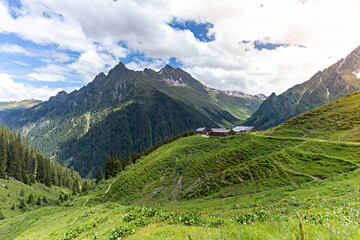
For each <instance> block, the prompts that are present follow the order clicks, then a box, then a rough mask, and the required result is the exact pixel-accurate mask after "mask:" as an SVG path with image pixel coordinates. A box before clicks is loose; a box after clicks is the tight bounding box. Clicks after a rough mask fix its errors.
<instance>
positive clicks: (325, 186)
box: [0, 170, 360, 240]
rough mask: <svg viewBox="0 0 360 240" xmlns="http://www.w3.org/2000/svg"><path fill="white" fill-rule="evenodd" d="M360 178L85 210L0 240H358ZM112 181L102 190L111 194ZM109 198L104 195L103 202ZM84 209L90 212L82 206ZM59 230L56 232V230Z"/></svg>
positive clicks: (28, 221)
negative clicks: (228, 195) (150, 203)
mask: <svg viewBox="0 0 360 240" xmlns="http://www.w3.org/2000/svg"><path fill="white" fill-rule="evenodd" d="M359 180H360V173H359V171H358V170H356V171H354V172H352V173H345V174H339V175H337V176H334V177H330V178H327V179H325V180H323V181H312V182H309V183H306V184H302V185H300V186H287V187H281V188H278V189H273V190H269V191H264V192H261V193H252V194H246V195H241V196H234V197H229V198H215V199H210V198H202V199H195V200H190V201H176V202H173V203H171V204H168V205H166V206H161V207H160V206H159V205H153V206H149V207H138V206H130V207H127V206H122V205H119V204H117V203H113V202H107V203H102V204H98V203H90V202H87V203H86V202H84V201H83V200H85V198H86V196H84V197H83V198H82V200H81V199H78V204H77V206H71V207H65V206H57V207H46V208H41V209H39V210H36V211H32V212H28V213H25V214H23V215H19V216H16V217H14V218H10V219H6V220H5V221H0V237H1V239H116V238H117V237H125V238H126V239H154V240H155V239H156V240H158V239H254V240H255V239H256V240H263V239H302V238H301V237H302V235H301V232H300V230H299V218H301V221H302V223H303V227H304V232H303V234H304V235H303V236H305V237H307V239H309V240H312V239H359V237H360V230H359V228H358V221H359V220H358V213H359V211H360V207H359V205H358V203H357V199H358V197H359V190H360V188H359V184H358V182H359ZM113 181H114V180H113V179H111V180H109V181H108V182H104V183H103V187H104V188H105V187H106V188H107V187H108V185H109V184H110V183H111V182H113ZM105 196H106V195H105ZM84 203H86V205H85V206H84ZM54 222H56V224H54Z"/></svg>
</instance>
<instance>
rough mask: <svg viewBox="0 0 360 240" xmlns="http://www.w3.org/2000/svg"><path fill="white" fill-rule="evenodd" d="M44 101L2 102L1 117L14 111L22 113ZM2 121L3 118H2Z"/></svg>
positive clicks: (0, 105) (0, 103)
mask: <svg viewBox="0 0 360 240" xmlns="http://www.w3.org/2000/svg"><path fill="white" fill-rule="evenodd" d="M39 103H42V101H39V100H32V99H31V100H23V101H18V102H0V116H1V115H4V114H8V113H9V112H12V111H21V110H24V109H27V108H31V107H33V106H35V105H37V104H39ZM0 120H1V118H0Z"/></svg>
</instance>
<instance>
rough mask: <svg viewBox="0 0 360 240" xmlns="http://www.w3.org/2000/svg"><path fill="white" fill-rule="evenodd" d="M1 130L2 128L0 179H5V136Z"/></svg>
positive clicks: (0, 137) (0, 135)
mask: <svg viewBox="0 0 360 240" xmlns="http://www.w3.org/2000/svg"><path fill="white" fill-rule="evenodd" d="M2 129H3V127H1V132H0V178H3V179H5V177H6V175H5V171H6V163H7V161H8V158H7V140H6V139H5V135H4V133H3V130H2Z"/></svg>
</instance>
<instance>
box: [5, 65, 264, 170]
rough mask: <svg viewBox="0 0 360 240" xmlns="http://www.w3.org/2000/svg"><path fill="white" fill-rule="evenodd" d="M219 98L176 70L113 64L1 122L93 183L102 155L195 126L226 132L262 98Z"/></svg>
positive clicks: (221, 94)
mask: <svg viewBox="0 0 360 240" xmlns="http://www.w3.org/2000/svg"><path fill="white" fill-rule="evenodd" d="M234 94H235V92H234V93H233V95H231V94H226V92H223V91H217V90H212V89H209V88H207V87H206V86H204V85H203V84H202V83H200V82H199V81H198V80H196V79H194V78H193V77H192V76H191V75H190V74H188V73H186V72H185V71H183V70H182V69H180V68H173V67H171V66H169V65H166V66H165V67H164V68H163V69H161V70H160V71H159V72H156V71H153V70H151V69H145V70H144V71H132V70H129V69H127V68H126V67H125V65H124V64H123V63H119V64H118V65H117V66H115V67H114V68H113V69H112V70H110V71H109V73H108V74H107V75H105V74H104V73H100V74H99V75H97V76H96V77H95V79H94V80H93V81H92V82H91V83H89V84H88V85H87V86H84V87H82V88H81V89H80V90H77V91H74V92H72V93H70V94H68V93H66V92H59V93H58V94H57V95H56V96H54V97H52V98H50V99H49V101H46V102H43V103H41V104H39V105H37V106H35V107H32V108H30V109H26V110H22V111H17V112H10V113H8V114H5V115H3V116H2V117H1V120H2V122H4V123H6V124H8V125H9V126H10V127H11V128H12V129H18V130H22V131H23V134H24V135H27V136H28V137H29V141H30V144H31V145H32V146H33V147H35V148H36V149H37V150H38V151H40V152H41V153H43V154H45V155H46V156H49V157H51V158H52V159H53V160H56V161H58V162H60V163H62V164H64V165H66V166H68V167H72V168H74V169H75V170H77V171H79V172H80V174H81V175H82V176H87V177H92V176H94V175H95V174H96V171H97V167H98V166H101V167H104V166H105V161H106V159H107V157H108V156H109V155H118V156H128V154H129V153H131V152H141V151H143V150H144V149H145V148H147V147H149V146H151V145H152V144H154V143H155V142H157V141H159V140H161V139H163V138H165V137H170V136H173V135H176V134H178V133H180V132H183V131H186V130H189V129H195V128H197V127H199V126H211V127H216V126H228V125H233V124H234V123H237V122H239V121H240V120H241V119H245V118H247V117H249V116H250V115H251V114H252V113H253V112H255V111H256V109H257V108H258V107H259V105H260V104H261V103H262V101H263V96H262V95H260V96H251V95H246V94H243V93H236V94H235V95H236V96H235V95H234Z"/></svg>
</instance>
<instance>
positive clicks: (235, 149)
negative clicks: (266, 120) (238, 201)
mask: <svg viewBox="0 0 360 240" xmlns="http://www.w3.org/2000/svg"><path fill="white" fill-rule="evenodd" d="M359 157H360V145H351V144H350V145H349V144H345V143H329V142H317V141H313V140H302V139H283V138H276V137H273V138H266V137H261V136H253V135H251V134H245V135H240V136H233V137H226V138H218V137H210V138H204V137H201V136H191V137H187V138H182V139H179V140H177V141H175V142H173V143H171V144H167V145H164V146H162V147H161V148H159V149H158V150H156V151H155V152H153V153H151V154H150V155H148V156H146V157H143V158H141V159H140V160H139V161H138V163H137V164H134V165H132V166H131V167H130V169H128V170H127V171H123V172H122V173H120V174H119V175H118V176H117V177H116V179H114V180H113V181H114V182H113V184H112V187H111V188H110V190H109V192H108V193H107V194H106V195H105V196H104V198H97V197H99V196H101V195H102V194H103V193H104V192H105V190H106V188H107V186H105V187H104V188H99V190H98V191H95V193H93V194H92V195H91V196H92V197H90V198H89V202H92V201H101V202H104V201H115V202H118V203H120V204H126V205H127V204H153V203H161V204H166V203H169V202H173V201H182V200H189V199H196V198H204V197H207V198H224V197H230V196H237V195H244V194H252V193H257V192H261V191H266V190H270V189H276V188H279V187H282V186H294V187H295V186H298V185H300V184H303V183H306V182H310V181H314V180H315V181H321V180H322V179H326V178H328V177H331V176H334V175H336V174H338V173H344V172H351V171H353V170H355V169H357V168H358V166H357V162H358V161H359V160H358V159H359Z"/></svg>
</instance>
